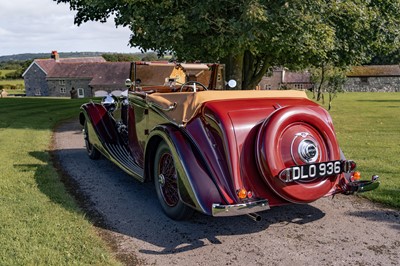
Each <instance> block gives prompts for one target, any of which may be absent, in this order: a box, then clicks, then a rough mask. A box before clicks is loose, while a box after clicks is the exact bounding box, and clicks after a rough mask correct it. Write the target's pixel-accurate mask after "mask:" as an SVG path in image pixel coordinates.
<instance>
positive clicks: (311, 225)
mask: <svg viewBox="0 0 400 266" xmlns="http://www.w3.org/2000/svg"><path fill="white" fill-rule="evenodd" d="M53 148H54V154H55V156H54V158H55V160H56V161H57V163H58V165H59V168H61V169H62V172H63V173H64V179H66V180H67V183H68V184H69V186H71V187H72V189H73V190H75V193H74V194H75V196H77V198H78V199H80V201H81V204H83V206H84V209H85V211H86V212H87V213H88V215H89V216H91V217H92V218H93V220H94V221H95V222H96V224H98V228H99V230H98V231H99V233H100V234H101V235H102V236H103V237H104V238H105V239H106V240H107V242H108V243H109V245H110V246H111V247H112V248H113V250H114V251H115V253H116V256H117V257H118V258H119V259H120V260H121V261H122V262H123V263H125V264H128V265H297V266H299V265H399V264H400V211H398V210H393V209H388V208H384V207H381V206H378V205H375V204H372V203H370V202H369V201H367V200H364V199H361V198H358V197H354V196H341V195H339V196H336V197H335V198H333V199H332V198H323V199H320V200H318V201H316V202H314V203H312V204H307V205H289V206H283V207H275V208H272V209H271V210H269V211H266V212H262V213H260V215H261V217H262V221H261V222H254V221H253V220H251V219H250V218H249V217H247V216H239V217H230V218H214V217H208V216H205V215H202V214H196V215H195V216H194V217H193V218H192V219H191V220H189V221H184V222H175V221H172V220H170V219H169V218H167V217H166V216H165V215H164V214H163V213H162V210H161V208H160V206H159V204H158V201H157V197H156V194H155V190H154V188H153V183H146V184H142V183H140V182H137V181H135V180H134V179H133V178H132V177H130V176H128V175H127V174H125V173H124V172H123V171H122V170H120V169H119V168H117V167H116V166H114V165H113V164H112V163H110V162H109V161H108V160H106V159H101V160H98V161H92V160H90V159H89V158H88V156H87V155H86V150H85V148H84V141H83V136H82V133H81V127H80V125H79V124H78V123H77V122H75V121H74V122H68V123H65V124H62V125H61V126H60V127H59V128H58V129H57V130H56V132H55V134H54V143H53ZM382 181H383V182H384V177H383V178H382Z"/></svg>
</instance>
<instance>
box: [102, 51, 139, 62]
mask: <svg viewBox="0 0 400 266" xmlns="http://www.w3.org/2000/svg"><path fill="white" fill-rule="evenodd" d="M101 56H102V57H103V58H104V59H105V60H106V61H108V62H126V61H139V60H140V57H139V56H138V55H136V54H118V53H117V54H116V53H106V54H102V55H101Z"/></svg>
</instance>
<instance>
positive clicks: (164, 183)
mask: <svg viewBox="0 0 400 266" xmlns="http://www.w3.org/2000/svg"><path fill="white" fill-rule="evenodd" d="M153 167H154V168H153V169H154V172H153V174H154V176H153V178H154V185H155V188H156V192H157V197H158V200H159V202H160V204H161V207H162V209H163V210H164V212H165V214H166V215H167V216H168V217H170V218H171V219H174V220H184V219H187V218H189V217H190V216H191V215H192V214H193V209H191V208H190V207H188V206H187V205H186V204H184V203H183V202H182V200H181V198H180V196H179V186H178V181H179V174H178V172H177V170H176V167H175V162H174V158H173V156H172V153H171V150H170V148H169V146H168V145H167V143H165V142H164V141H162V142H161V143H160V144H159V146H158V148H157V151H156V154H155V158H154V165H153Z"/></svg>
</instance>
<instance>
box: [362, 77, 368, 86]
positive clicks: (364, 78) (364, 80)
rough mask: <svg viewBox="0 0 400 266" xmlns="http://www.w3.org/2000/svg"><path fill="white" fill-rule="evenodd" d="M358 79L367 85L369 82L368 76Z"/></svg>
mask: <svg viewBox="0 0 400 266" xmlns="http://www.w3.org/2000/svg"><path fill="white" fill-rule="evenodd" d="M360 81H361V84H362V85H368V84H369V82H368V77H361V78H360Z"/></svg>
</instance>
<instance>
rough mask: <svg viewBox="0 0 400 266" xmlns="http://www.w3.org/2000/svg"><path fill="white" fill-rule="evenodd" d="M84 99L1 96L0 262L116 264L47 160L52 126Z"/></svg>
mask: <svg viewBox="0 0 400 266" xmlns="http://www.w3.org/2000/svg"><path fill="white" fill-rule="evenodd" d="M83 101H84V100H70V99H45V98H2V99H0V162H1V163H0V202H1V204H0V217H1V218H0V247H1V248H0V265H89V264H90V265H116V264H118V262H117V261H116V260H115V259H114V258H113V257H112V255H110V254H111V253H110V251H109V250H108V249H107V248H106V245H105V244H104V243H103V241H102V240H101V239H100V238H99V237H98V236H97V235H96V232H95V230H94V227H93V226H92V225H91V223H90V222H89V221H88V220H87V219H86V218H85V214H84V213H82V212H81V211H80V210H79V208H78V207H77V205H76V203H75V201H74V200H73V198H72V197H71V196H70V195H69V194H68V193H67V192H66V190H65V187H64V185H63V183H62V182H60V179H59V176H58V174H57V172H56V170H55V169H54V167H53V165H52V163H51V162H50V161H51V160H50V155H49V152H48V150H49V147H50V143H51V136H52V129H53V128H54V126H55V125H56V124H57V123H59V122H60V121H62V120H64V119H68V118H71V117H77V116H78V113H79V106H80V105H81V104H82V103H83Z"/></svg>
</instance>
